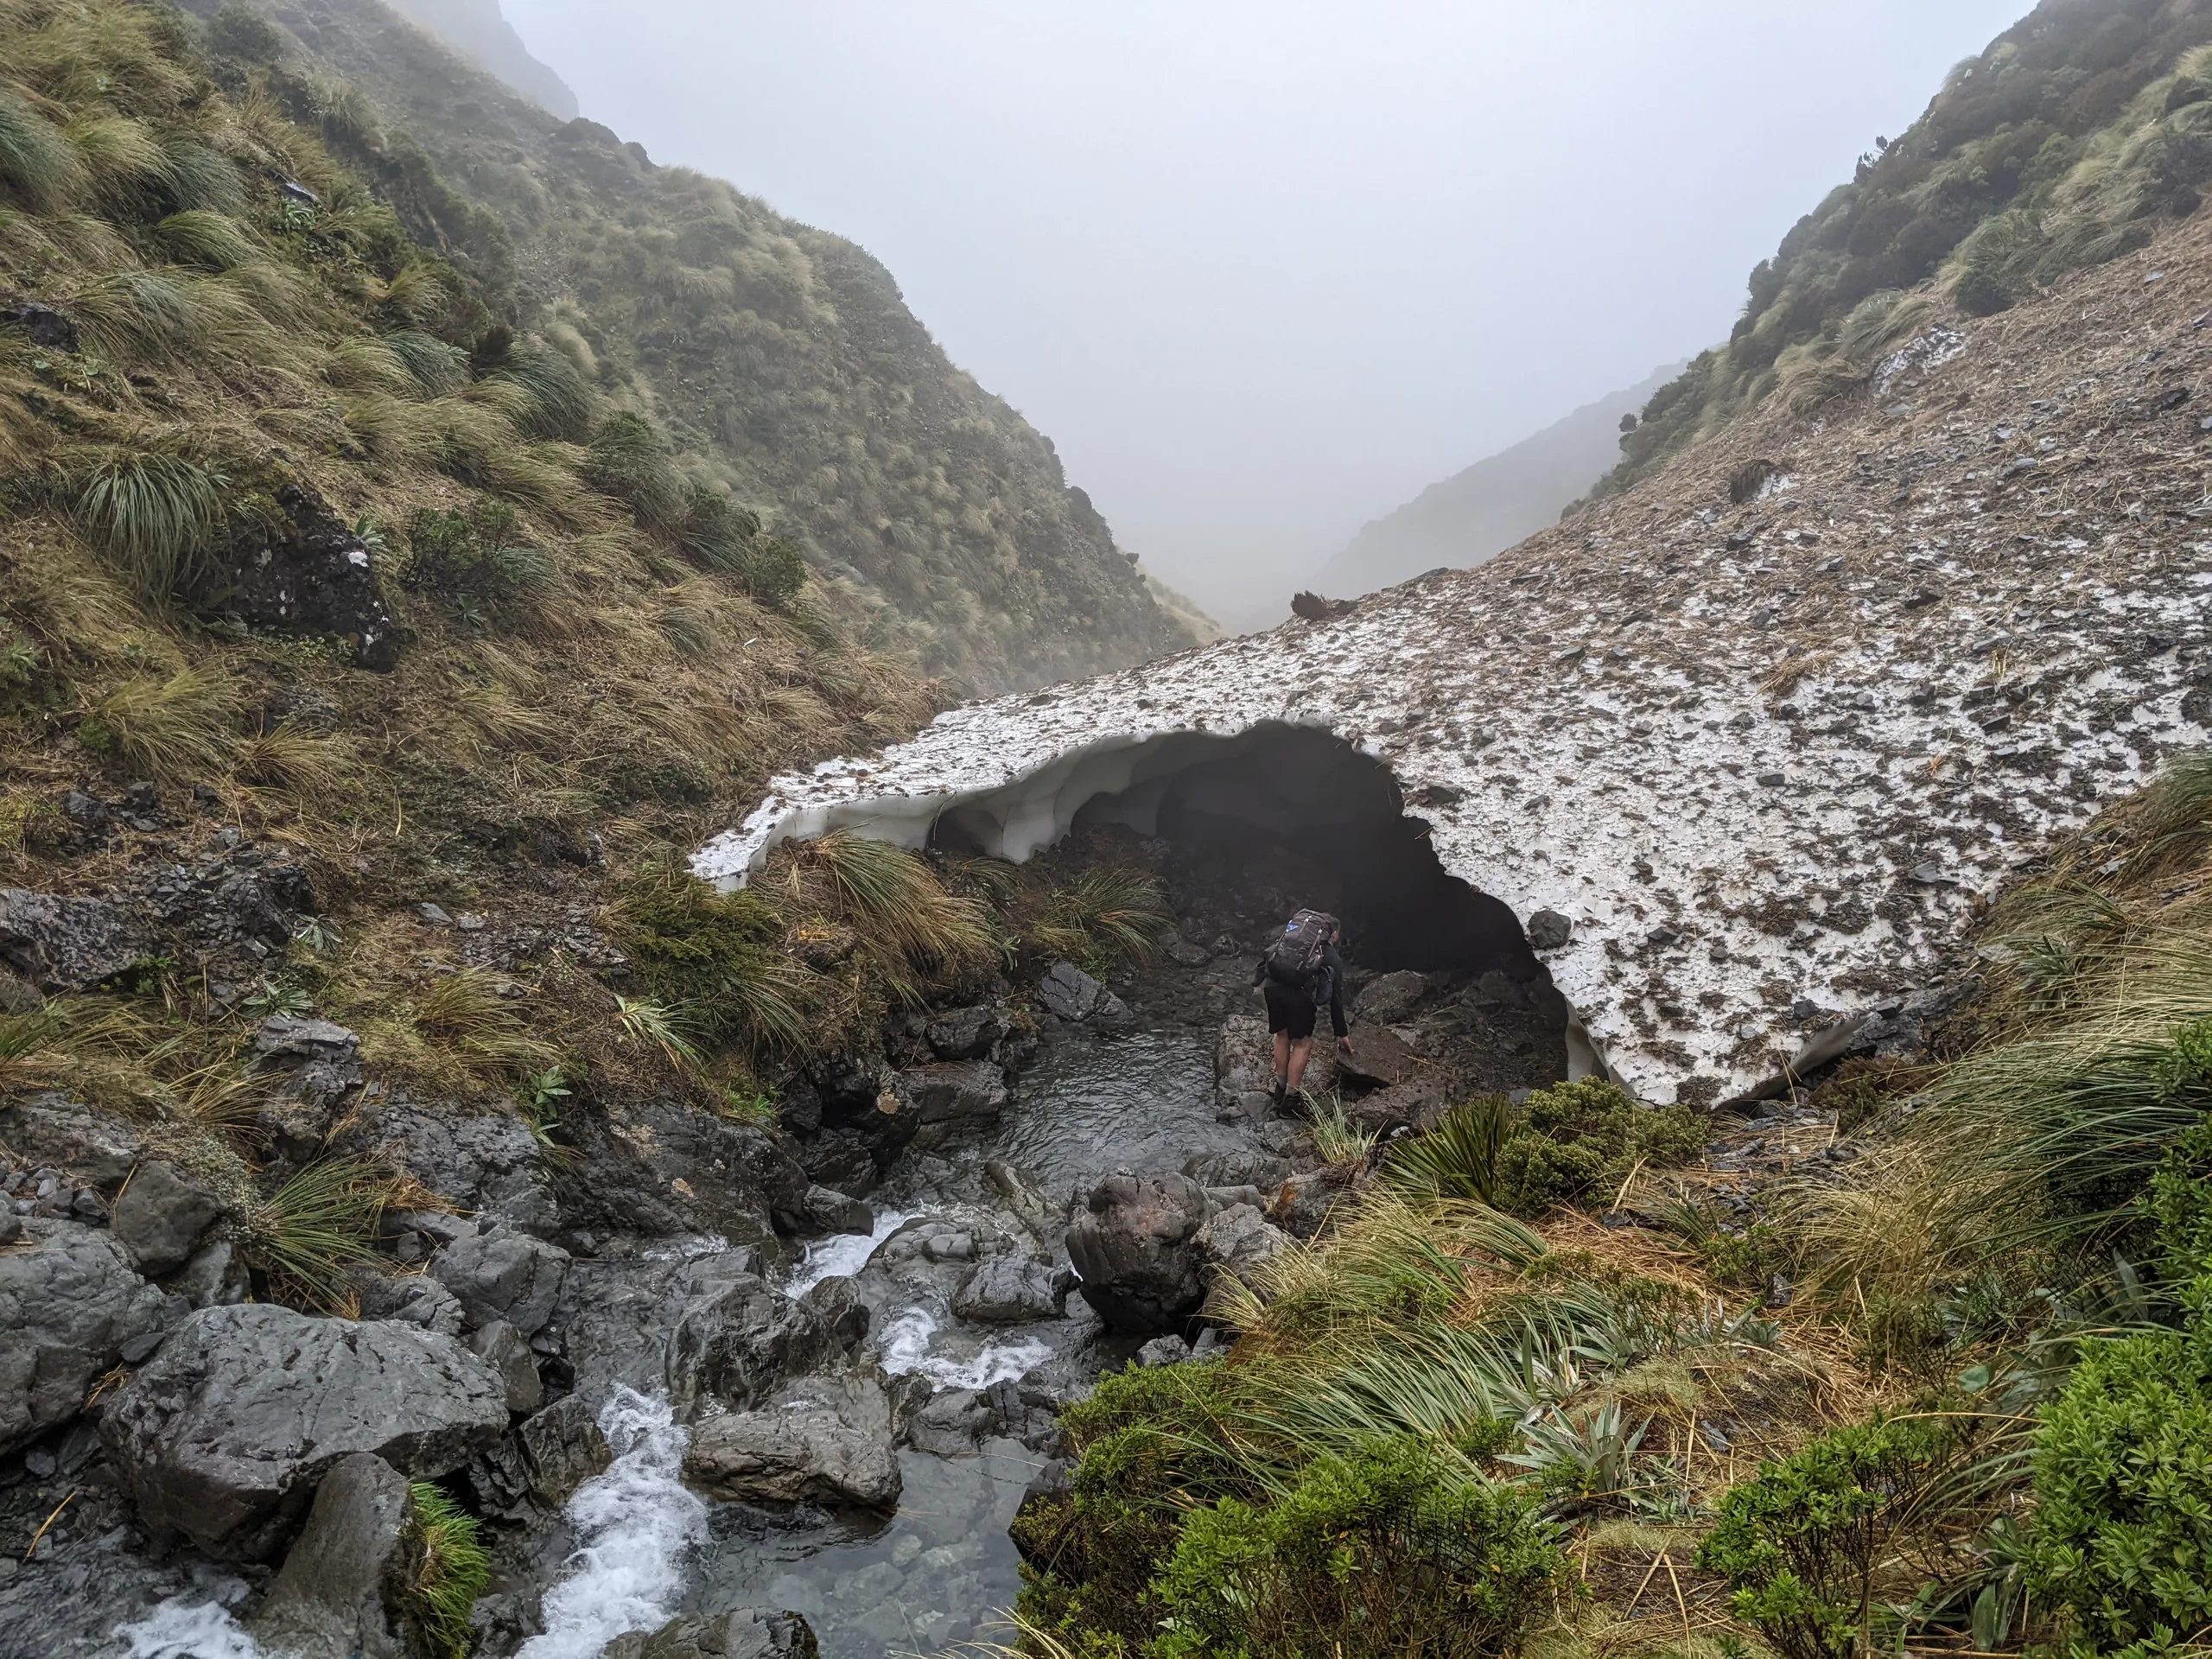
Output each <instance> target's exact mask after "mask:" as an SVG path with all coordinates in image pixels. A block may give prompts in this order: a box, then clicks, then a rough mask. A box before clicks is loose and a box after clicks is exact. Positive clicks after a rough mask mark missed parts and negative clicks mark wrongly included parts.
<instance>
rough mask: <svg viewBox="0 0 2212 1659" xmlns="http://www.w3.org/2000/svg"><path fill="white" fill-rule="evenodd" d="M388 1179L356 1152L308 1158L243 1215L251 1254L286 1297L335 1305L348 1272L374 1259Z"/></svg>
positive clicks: (342, 1297)
mask: <svg viewBox="0 0 2212 1659" xmlns="http://www.w3.org/2000/svg"><path fill="white" fill-rule="evenodd" d="M390 1192H391V1185H390V1180H389V1178H388V1177H387V1176H386V1175H385V1173H384V1172H383V1171H382V1170H380V1169H378V1167H377V1166H375V1165H373V1164H372V1163H370V1162H368V1161H367V1160H364V1159H359V1158H331V1159H326V1160H323V1161H322V1162H321V1163H318V1164H313V1165H310V1166H308V1168H306V1169H303V1170H302V1171H301V1172H300V1173H298V1174H297V1175H295V1176H294V1177H292V1179H290V1180H289V1181H287V1182H285V1183H284V1185H282V1186H281V1187H279V1188H277V1191H276V1192H275V1193H274V1194H272V1195H271V1196H270V1197H269V1198H266V1199H264V1201H263V1202H262V1203H261V1204H260V1205H257V1206H256V1208H255V1209H254V1210H253V1211H251V1213H250V1214H249V1215H248V1216H247V1217H246V1218H245V1252H246V1255H247V1256H248V1257H249V1259H251V1261H252V1262H254V1263H255V1265H256V1266H257V1267H259V1268H261V1269H262V1271H263V1272H264V1273H266V1274H269V1276H270V1279H271V1280H272V1281H276V1282H277V1284H278V1285H280V1286H281V1287H283V1289H284V1291H285V1292H286V1293H287V1294H288V1296H289V1297H293V1298H296V1299H298V1300H302V1301H304V1302H306V1303H308V1304H309V1305H310V1306H316V1307H321V1308H324V1309H332V1310H334V1309H336V1308H339V1307H340V1306H344V1305H345V1303H346V1300H347V1299H348V1296H349V1287H348V1286H347V1283H346V1278H347V1275H348V1274H350V1273H351V1272H352V1271H353V1269H354V1268H357V1267H361V1266H365V1265H367V1264H369V1263H371V1262H374V1261H375V1260H376V1259H377V1257H376V1252H375V1249H374V1248H373V1247H374V1243H375V1240H376V1236H377V1224H378V1221H379V1220H380V1219H381V1218H382V1217H383V1215H384V1209H385V1202H386V1200H387V1198H389V1196H390Z"/></svg>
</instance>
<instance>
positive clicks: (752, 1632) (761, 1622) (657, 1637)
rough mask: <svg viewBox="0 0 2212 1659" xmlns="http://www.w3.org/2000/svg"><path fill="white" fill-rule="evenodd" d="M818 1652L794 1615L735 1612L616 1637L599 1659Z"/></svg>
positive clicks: (800, 1656) (777, 1658)
mask: <svg viewBox="0 0 2212 1659" xmlns="http://www.w3.org/2000/svg"><path fill="white" fill-rule="evenodd" d="M821 1651H822V1650H821V1649H820V1647H819V1646H817V1644H816V1642H815V1639H814V1629H813V1627H812V1626H811V1625H810V1624H808V1623H807V1622H806V1620H805V1619H804V1618H802V1617H801V1616H800V1615H798V1613H791V1612H772V1611H769V1610H768V1609H767V1608H766V1607H741V1608H740V1609H739V1610H738V1611H735V1612H734V1613H716V1614H715V1615H714V1617H712V1618H678V1619H671V1621H670V1622H669V1623H668V1624H664V1625H662V1626H661V1627H660V1629H658V1630H655V1631H654V1632H653V1633H652V1635H650V1636H622V1637H616V1638H615V1639H614V1641H613V1643H610V1644H609V1645H608V1646H607V1649H606V1651H605V1654H604V1656H603V1659H820V1656H821Z"/></svg>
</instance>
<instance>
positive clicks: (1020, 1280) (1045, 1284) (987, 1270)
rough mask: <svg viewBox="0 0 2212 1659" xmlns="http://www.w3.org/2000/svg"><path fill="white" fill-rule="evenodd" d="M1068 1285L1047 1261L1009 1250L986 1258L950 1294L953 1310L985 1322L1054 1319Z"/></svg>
mask: <svg viewBox="0 0 2212 1659" xmlns="http://www.w3.org/2000/svg"><path fill="white" fill-rule="evenodd" d="M1068 1288H1069V1287H1068V1286H1067V1285H1066V1284H1065V1283H1063V1282H1062V1281H1061V1279H1060V1275H1059V1274H1056V1273H1054V1272H1053V1271H1052V1268H1050V1267H1048V1266H1047V1265H1046V1263H1044V1262H1039V1261H1038V1260H1036V1259H1035V1258H1034V1257H1032V1256H1026V1255H1016V1254H1015V1253H1014V1252H1013V1251H1010V1250H1009V1251H1007V1252H1005V1253H1003V1254H1001V1255H994V1256H988V1257H986V1258H985V1259H984V1260H983V1261H982V1262H980V1263H978V1264H977V1266H976V1270H975V1271H974V1272H973V1273H971V1274H969V1275H968V1276H967V1277H966V1278H965V1279H963V1280H962V1281H960V1288H959V1289H957V1290H956V1291H955V1292H953V1294H952V1311H953V1313H956V1314H957V1315H958V1316H959V1317H960V1318H962V1319H975V1320H977V1321H979V1322H980V1323H982V1324H984V1325H1024V1324H1027V1323H1028V1322H1029V1321H1030V1320H1033V1319H1058V1318H1059V1317H1060V1315H1061V1313H1062V1311H1063V1304H1064V1303H1065V1301H1066V1300H1067V1294H1068Z"/></svg>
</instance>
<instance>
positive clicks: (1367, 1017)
mask: <svg viewBox="0 0 2212 1659" xmlns="http://www.w3.org/2000/svg"><path fill="white" fill-rule="evenodd" d="M1427 995H1428V976H1427V975H1426V974H1417V973H1414V972H1413V971H1412V970H1411V969H1400V970H1399V971H1398V972H1396V973H1394V974H1382V975H1378V976H1376V978H1374V979H1371V980H1370V981H1369V982H1367V984H1366V986H1365V987H1364V988H1363V989H1362V990H1361V991H1360V993H1359V995H1357V996H1356V997H1354V998H1353V999H1352V1005H1351V1011H1352V1015H1353V1017H1354V1018H1355V1019H1357V1020H1358V1021H1359V1022H1360V1024H1361V1025H1363V1026H1391V1025H1395V1024H1397V1023H1398V1022H1399V1021H1400V1020H1403V1019H1404V1018H1405V1017H1406V1016H1407V1015H1408V1014H1411V1013H1412V1012H1413V1011H1414V1009H1415V1008H1417V1007H1420V1006H1421V999H1422V998H1423V997H1425V996H1427Z"/></svg>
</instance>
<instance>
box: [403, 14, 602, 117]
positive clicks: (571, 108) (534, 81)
mask: <svg viewBox="0 0 2212 1659" xmlns="http://www.w3.org/2000/svg"><path fill="white" fill-rule="evenodd" d="M391 9H392V10H394V11H396V12H397V13H398V14H399V15H400V16H403V17H404V18H406V19H407V21H408V22H411V23H413V24H415V25H416V27H417V28H419V29H426V30H428V31H429V33H430V34H432V35H436V36H437V37H438V39H440V40H441V41H444V42H445V43H446V44H447V45H448V46H449V47H451V48H453V49H454V51H455V52H457V53H459V54H461V56H462V57H464V58H466V59H467V60H469V61H470V62H471V63H473V64H474V65H475V66H476V67H478V68H480V69H481V70H483V71H484V72H485V73H486V74H492V75H497V76H498V77H499V79H501V80H504V81H505V82H506V84H507V85H508V86H512V87H513V88H514V89H515V90H516V91H517V92H520V93H521V94H522V95H523V96H524V97H525V98H527V99H531V100H532V101H534V102H535V103H537V105H539V106H540V107H542V108H543V109H545V110H547V111H550V112H551V113H552V114H554V115H556V116H558V117H559V118H561V119H562V120H563V121H573V120H575V118H576V117H577V116H578V115H579V114H580V113H581V112H582V111H579V110H578V109H577V107H576V95H575V92H571V91H570V90H569V84H568V83H567V82H566V81H564V80H563V79H561V77H560V76H559V75H557V74H556V73H554V72H553V71H552V70H551V69H550V68H548V67H546V66H545V65H544V64H543V63H540V62H539V61H538V60H537V59H536V58H534V57H532V56H531V54H530V48H528V47H527V46H525V45H524V44H523V40H522V36H521V35H518V34H516V33H515V28H514V25H513V24H512V23H510V22H508V21H507V20H506V18H505V16H504V15H503V14H502V13H501V12H500V10H499V0H396V3H394V4H393V6H392V8H391Z"/></svg>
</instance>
